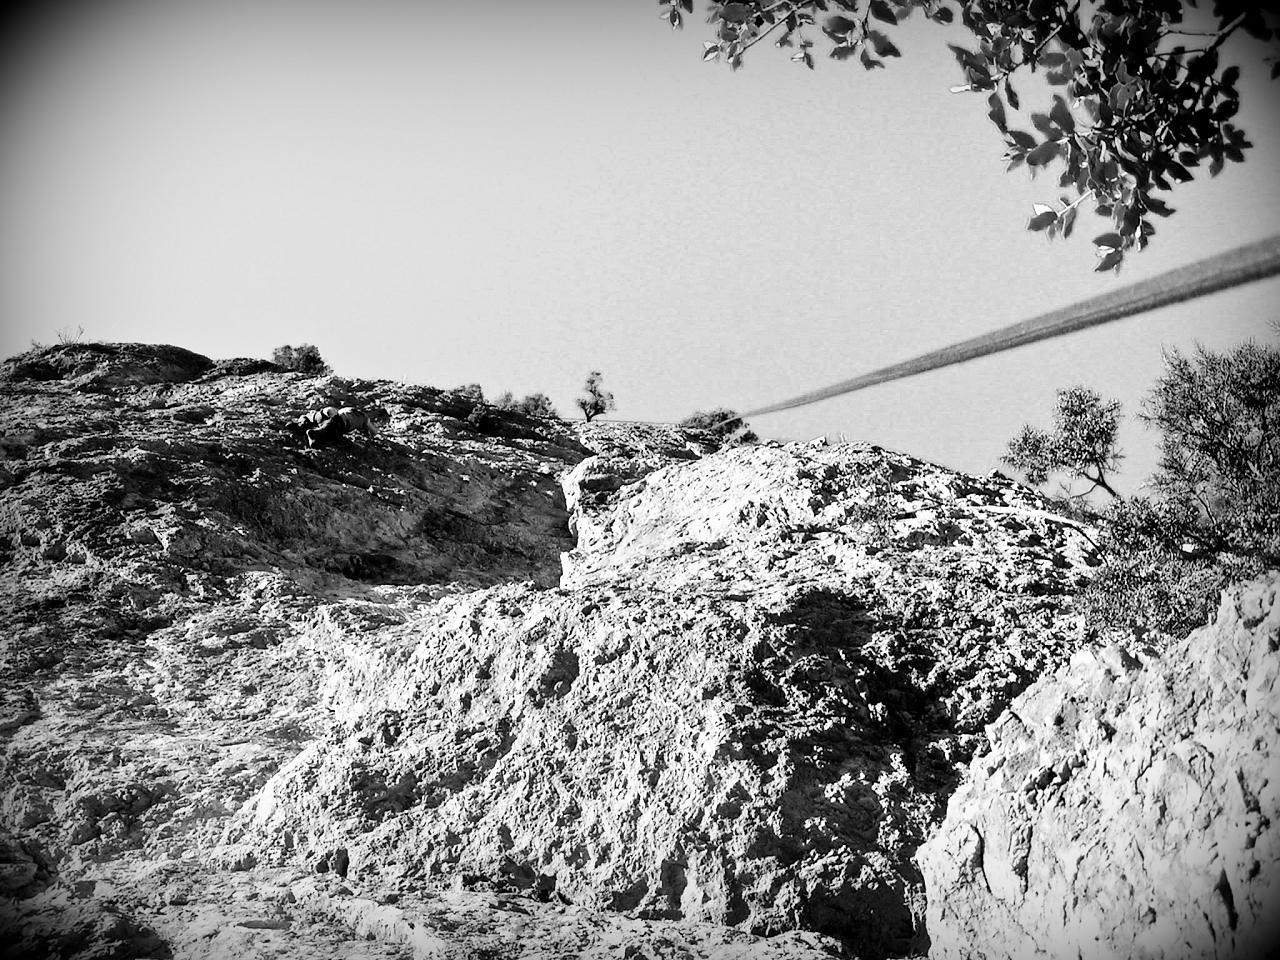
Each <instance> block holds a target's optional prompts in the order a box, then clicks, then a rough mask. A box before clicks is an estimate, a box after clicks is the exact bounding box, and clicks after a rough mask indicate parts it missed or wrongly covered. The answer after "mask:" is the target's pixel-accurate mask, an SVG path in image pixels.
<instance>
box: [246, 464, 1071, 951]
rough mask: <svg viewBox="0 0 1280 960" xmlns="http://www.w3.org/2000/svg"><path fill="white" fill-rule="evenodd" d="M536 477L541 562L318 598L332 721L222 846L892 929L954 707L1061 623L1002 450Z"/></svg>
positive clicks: (1033, 509) (960, 753)
mask: <svg viewBox="0 0 1280 960" xmlns="http://www.w3.org/2000/svg"><path fill="white" fill-rule="evenodd" d="M664 460H665V463H666V465H665V466H662V465H660V462H661V461H664ZM646 469H647V470H648V471H650V472H646ZM619 475H621V476H623V477H626V478H627V479H629V480H630V482H627V483H622V484H618V483H613V482H606V481H604V480H603V479H602V477H609V476H619ZM566 487H567V493H566V501H567V502H569V503H571V504H574V505H575V509H576V527H577V531H578V546H577V548H576V549H575V550H573V551H570V552H568V553H567V554H566V556H565V575H564V577H563V580H562V587H561V588H560V589H556V590H543V589H539V588H537V587H536V586H533V585H510V586H505V587H501V588H494V589H491V590H488V591H483V592H479V593H474V594H469V595H466V596H461V597H450V598H447V599H444V600H441V601H439V602H438V603H436V604H435V605H434V606H431V607H424V608H423V609H421V610H419V611H416V612H415V613H413V614H411V615H409V616H408V617H406V618H405V619H404V621H403V622H401V623H399V624H396V625H394V626H391V625H387V626H380V627H379V628H378V629H377V630H376V631H375V632H370V631H368V630H367V629H364V628H361V627H360V626H359V624H361V623H363V622H364V619H363V618H361V617H359V616H354V615H353V616H350V617H347V618H346V619H345V621H344V622H343V623H334V624H333V625H332V627H331V633H329V634H328V635H326V636H324V637H323V639H320V640H319V646H320V647H322V648H323V649H324V650H325V651H326V656H327V657H329V658H330V667H329V668H328V669H329V676H330V682H329V684H328V686H327V688H326V696H327V698H328V699H327V702H328V704H329V707H330V709H331V710H332V711H333V717H334V720H335V723H334V726H333V728H332V729H331V730H330V731H329V733H328V734H327V735H326V736H324V737H321V738H318V739H317V740H316V741H315V742H314V743H312V744H311V745H310V746H309V747H308V748H307V749H305V750H304V751H303V752H302V753H301V754H299V756H298V757H297V758H296V759H295V760H293V761H292V762H291V763H290V764H289V765H288V766H286V767H285V768H284V769H282V770H281V772H280V773H279V774H278V775H276V777H274V778H273V780H272V781H271V782H270V783H269V784H268V785H267V786H266V787H265V789H264V790H263V791H262V792H261V793H260V794H259V795H258V796H257V797H256V798H255V799H254V800H253V801H252V802H251V803H249V804H248V805H246V807H245V808H243V809H242V810H241V811H240V812H238V813H237V814H236V816H235V817H234V818H233V824H232V827H231V829H230V831H229V833H228V838H227V839H228V841H229V842H231V843H232V844H233V849H240V850H246V851H250V852H252V854H253V855H254V856H257V857H266V856H271V855H274V856H277V857H298V856H300V855H301V856H303V857H305V858H306V859H307V861H308V862H310V863H312V864H313V865H315V866H316V867H317V868H323V869H334V868H335V865H336V864H341V870H342V872H343V873H344V875H345V876H346V877H347V878H348V879H349V880H359V881H360V882H362V883H369V884H374V885H379V884H383V883H387V882H390V881H392V880H394V882H400V883H402V882H406V881H408V882H414V883H425V884H430V883H432V882H433V881H434V882H437V883H438V882H440V881H441V879H445V880H447V879H448V878H454V877H459V876H461V877H464V878H469V879H468V880H467V882H468V883H471V884H475V885H478V886H495V885H496V886H497V887H499V888H504V887H514V888H518V889H526V890H530V891H532V892H534V893H535V894H537V895H540V896H542V897H546V898H551V897H553V896H554V897H557V898H564V899H566V900H568V901H569V902H572V903H574V904H580V905H590V906H593V907H596V908H599V909H611V910H620V911H630V912H633V913H635V914H636V915H639V916H644V917H651V918H681V919H684V920H692V921H700V922H714V923H720V924H733V925H738V926H741V927H743V928H746V929H749V930H751V931H754V932H757V933H761V934H776V933H779V932H781V931H785V930H793V929H797V928H798V929H808V930H816V931H818V932H821V933H825V934H829V935H831V936H834V937H837V938H839V939H840V940H842V941H844V942H846V943H849V944H851V945H852V946H853V948H854V949H855V950H857V951H859V952H860V953H861V955H864V956H881V955H888V954H902V953H905V952H908V951H910V950H911V949H912V948H913V946H916V945H918V940H919V933H920V930H919V927H920V921H921V919H922V914H923V897H922V894H923V887H922V884H921V881H920V877H919V874H918V871H917V869H916V867H915V865H914V863H913V862H912V856H913V855H914V853H915V849H916V847H917V845H918V844H919V843H920V842H921V841H922V840H923V839H924V837H925V836H926V834H927V832H928V830H929V829H930V827H931V825H932V824H933V823H934V822H935V820H936V819H937V817H938V815H939V814H940V811H941V805H942V803H944V802H945V799H946V797H947V796H948V795H949V793H950V791H951V789H952V788H953V786H954V782H955V777H956V773H957V768H958V765H959V764H961V763H963V761H964V760H965V759H966V758H967V756H968V755H969V753H970V752H971V751H972V749H973V747H974V745H975V743H976V735H977V734H978V733H979V732H980V731H981V729H982V727H983V726H984V725H985V724H986V723H989V722H990V721H991V720H993V719H994V718H995V716H996V715H997V714H998V712H999V711H1000V710H1001V709H1002V708H1003V707H1004V706H1005V705H1006V704H1007V703H1008V701H1009V699H1010V698H1011V697H1012V696H1013V695H1014V694H1015V693H1016V692H1017V691H1018V690H1020V689H1021V688H1022V687H1023V686H1025V685H1026V684H1027V683H1029V682H1030V681H1031V680H1032V679H1033V678H1035V677H1036V676H1038V675H1039V674H1040V673H1041V671H1043V670H1044V669H1046V668H1048V667H1050V666H1052V665H1054V664H1056V663H1058V662H1061V660H1063V659H1064V658H1065V657H1066V656H1067V655H1069V653H1070V651H1071V649H1072V648H1073V643H1075V642H1078V638H1077V637H1076V633H1075V629H1074V624H1073V622H1072V620H1071V618H1070V617H1069V616H1067V615H1066V611H1067V609H1068V607H1069V596H1070V594H1071V592H1072V591H1073V589H1074V588H1075V586H1076V585H1077V584H1078V583H1079V582H1080V581H1081V580H1082V578H1083V577H1084V576H1085V573H1086V571H1087V570H1088V564H1089V562H1090V561H1091V553H1090V545H1089V542H1088V540H1087V539H1085V538H1084V537H1083V536H1082V535H1081V534H1080V532H1079V531H1077V530H1075V529H1074V528H1073V527H1072V526H1071V525H1070V524H1069V522H1066V521H1064V520H1063V519H1062V518H1060V517H1056V516H1053V515H1051V514H1048V513H1046V512H1045V511H1044V509H1043V504H1042V503H1041V502H1040V501H1039V500H1038V498H1036V497H1035V496H1034V495H1031V494H1029V493H1028V492H1027V491H1025V490H1023V489H1022V488H1020V487H1017V486H1016V485H1014V484H1012V483H1010V482H1008V481H1006V480H1002V479H999V478H986V479H978V478H972V477H963V476H960V475H958V474H955V473H953V472H951V471H947V470H943V469H942V468H939V467H935V466H932V465H929V464H926V463H923V462H921V461H917V460H913V459H911V458H909V457H905V456H902V455H898V454H892V453H889V452H887V451H883V450H879V449H876V448H871V447H865V446H862V447H859V446H849V445H843V446H829V445H827V444H825V443H823V442H816V443H811V444H793V445H788V446H785V447H783V446H767V445H766V446H761V447H755V448H741V449H736V450H730V451H722V452H720V453H718V454H716V455H715V456H712V457H705V458H697V459H684V454H678V455H676V456H672V455H670V454H668V455H666V456H655V455H653V454H650V453H641V454H639V455H637V456H632V457H628V458H620V457H618V456H617V455H609V454H606V455H600V456H598V457H593V458H591V459H589V460H585V461H583V462H582V463H580V464H579V465H578V466H577V467H576V468H575V469H574V470H572V471H571V472H569V473H568V474H567V476H566ZM353 624H354V625H356V626H354V627H353V626H352V625H353Z"/></svg>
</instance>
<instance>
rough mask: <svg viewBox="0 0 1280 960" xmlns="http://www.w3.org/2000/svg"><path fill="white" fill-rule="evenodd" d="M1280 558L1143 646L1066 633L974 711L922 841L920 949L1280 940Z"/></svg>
mask: <svg viewBox="0 0 1280 960" xmlns="http://www.w3.org/2000/svg"><path fill="white" fill-rule="evenodd" d="M1278 591H1280V574H1271V575H1269V576H1266V577H1264V578H1262V579H1260V580H1257V581H1254V582H1251V583H1249V584H1246V585H1243V586H1239V587H1236V588H1233V589H1232V590H1230V591H1228V592H1227V593H1226V594H1225V595H1224V598H1223V602H1222V605H1221V607H1220V608H1219V611H1218V615H1217V620H1216V621H1215V622H1214V623H1213V624H1211V625H1209V626H1206V627H1204V628H1202V629H1200V630H1197V631H1195V632H1194V633H1192V634H1191V635H1190V636H1189V637H1187V638H1186V639H1185V640H1182V641H1180V642H1178V643H1175V644H1173V645H1172V646H1171V647H1169V648H1168V649H1166V650H1164V651H1163V652H1162V653H1161V654H1160V655H1158V656H1157V655H1154V654H1153V655H1151V656H1150V657H1146V658H1143V659H1137V658H1135V657H1132V656H1130V655H1128V654H1125V653H1124V652H1122V651H1120V650H1118V649H1110V650H1102V651H1081V652H1079V653H1077V654H1076V655H1075V657H1073V659H1072V660H1071V662H1070V664H1069V665H1068V666H1065V667H1063V668H1061V669H1060V670H1059V671H1057V672H1056V673H1055V674H1053V675H1052V676H1050V677H1047V678H1045V679H1044V680H1042V681H1040V682H1039V683H1036V684H1035V685H1034V686H1032V687H1031V688H1030V689H1028V690H1027V691H1026V692H1025V693H1023V694H1022V695H1021V696H1020V697H1018V698H1017V699H1016V700H1015V701H1014V703H1013V705H1012V706H1011V707H1010V709H1009V710H1008V711H1007V712H1006V713H1005V714H1003V715H1002V716H1001V718H1000V719H999V721H997V723H996V724H995V725H994V727H993V728H992V729H991V731H990V733H989V736H990V740H991V748H990V750H989V751H988V752H987V753H985V754H984V755H983V756H981V757H979V758H978V759H977V760H975V762H974V764H973V767H972V769H971V773H970V776H969V778H968V780H967V782H966V783H965V784H964V785H963V786H962V787H961V788H960V789H959V790H958V791H957V793H956V794H955V796H954V797H953V798H952V799H951V802H950V806H949V808H948V811H947V817H946V821H945V822H944V823H943V825H942V827H941V829H940V830H939V832H938V834H937V836H936V837H934V838H933V839H932V840H930V841H929V843H928V844H926V846H925V847H924V848H923V849H922V851H921V856H920V865H921V869H922V871H923V873H924V877H925V883H926V887H927V891H928V902H929V907H928V926H929V934H930V937H931V939H932V948H931V950H930V956H931V957H934V958H978V957H993V956H1007V957H1053V958H1057V957H1061V958H1064V960H1065V958H1073V960H1074V958H1078V957H1085V958H1117V960H1118V958H1128V957H1142V958H1151V960H1155V958H1169V960H1174V958H1181V957H1220V958H1228V957H1230V958H1254V957H1263V956H1270V955H1273V954H1271V953H1269V951H1271V950H1274V948H1275V946H1276V945H1277V944H1280V919H1278V918H1277V915H1276V912H1275V910H1276V905H1277V902H1278V901H1280V792H1278V790H1280V777H1277V775H1276V774H1277V746H1278V744H1277V733H1280V603H1278V602H1277V592H1278Z"/></svg>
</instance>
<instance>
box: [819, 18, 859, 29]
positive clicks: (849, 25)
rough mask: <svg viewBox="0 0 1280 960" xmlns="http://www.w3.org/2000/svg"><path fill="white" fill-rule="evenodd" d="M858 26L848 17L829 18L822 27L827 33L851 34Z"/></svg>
mask: <svg viewBox="0 0 1280 960" xmlns="http://www.w3.org/2000/svg"><path fill="white" fill-rule="evenodd" d="M856 26H857V24H856V23H854V22H853V21H852V20H850V19H849V18H848V17H842V16H839V15H838V14H837V15H836V16H832V17H827V21H826V23H824V24H823V25H822V29H823V30H825V31H827V33H849V32H850V31H851V30H853V29H854V27H856Z"/></svg>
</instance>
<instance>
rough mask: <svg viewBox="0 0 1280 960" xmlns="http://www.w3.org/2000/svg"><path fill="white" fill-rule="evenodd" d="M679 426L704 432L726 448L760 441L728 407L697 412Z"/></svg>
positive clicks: (734, 411) (735, 412)
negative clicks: (721, 442)
mask: <svg viewBox="0 0 1280 960" xmlns="http://www.w3.org/2000/svg"><path fill="white" fill-rule="evenodd" d="M680 426H682V427H684V428H685V429H686V430H705V431H707V432H708V433H710V434H711V435H712V436H713V437H715V438H716V439H718V440H721V441H723V442H724V444H725V445H726V446H735V445H737V444H740V443H755V442H756V441H757V440H759V439H760V437H759V436H757V435H756V432H755V431H754V430H752V429H751V428H750V427H748V426H747V424H746V422H745V421H744V420H743V419H742V418H741V417H740V416H738V413H737V411H736V410H730V409H729V408H728V407H715V408H714V409H711V410H699V411H697V412H696V413H694V414H693V415H692V416H689V417H685V418H684V419H683V420H681V421H680Z"/></svg>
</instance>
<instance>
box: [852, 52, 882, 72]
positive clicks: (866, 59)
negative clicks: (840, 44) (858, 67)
mask: <svg viewBox="0 0 1280 960" xmlns="http://www.w3.org/2000/svg"><path fill="white" fill-rule="evenodd" d="M858 59H859V60H861V61H862V65H863V66H864V67H866V68H867V69H868V70H874V69H875V68H876V67H880V68H881V69H883V68H884V64H883V63H882V62H881V61H879V60H877V59H876V58H875V57H873V56H871V54H869V53H868V52H867V48H866V47H863V48H862V51H861V52H860V53H859V54H858Z"/></svg>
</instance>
